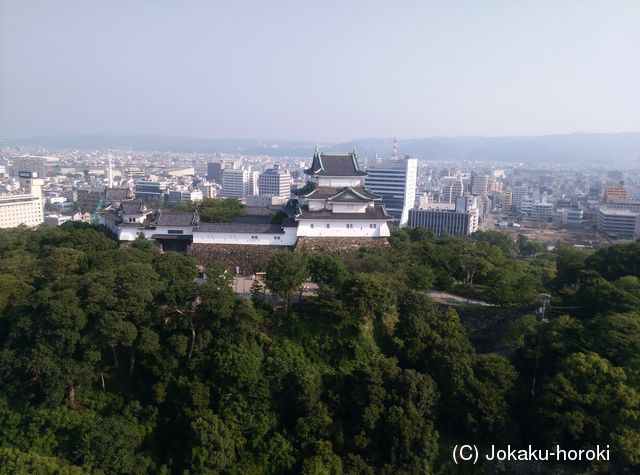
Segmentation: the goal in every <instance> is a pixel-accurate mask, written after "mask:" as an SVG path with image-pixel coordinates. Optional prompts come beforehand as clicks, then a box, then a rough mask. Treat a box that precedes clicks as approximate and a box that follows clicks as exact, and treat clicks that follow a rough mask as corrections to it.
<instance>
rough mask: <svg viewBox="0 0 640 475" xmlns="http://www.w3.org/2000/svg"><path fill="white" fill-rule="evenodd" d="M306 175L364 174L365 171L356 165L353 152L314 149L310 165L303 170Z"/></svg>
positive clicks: (356, 158) (356, 159)
mask: <svg viewBox="0 0 640 475" xmlns="http://www.w3.org/2000/svg"><path fill="white" fill-rule="evenodd" d="M304 172H305V173H306V174H307V175H317V176H364V175H366V173H365V172H363V171H362V170H360V167H359V166H358V156H357V154H356V152H355V150H354V151H353V152H350V153H347V154H344V153H335V154H334V153H326V152H320V151H318V150H316V152H315V153H314V154H313V161H312V162H311V167H310V168H308V169H306V170H305V171H304Z"/></svg>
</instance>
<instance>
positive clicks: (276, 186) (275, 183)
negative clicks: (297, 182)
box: [258, 165, 291, 198]
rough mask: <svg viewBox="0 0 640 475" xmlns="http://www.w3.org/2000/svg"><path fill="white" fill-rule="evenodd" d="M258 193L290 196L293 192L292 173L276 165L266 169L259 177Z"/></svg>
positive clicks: (283, 196) (282, 196) (280, 196)
mask: <svg viewBox="0 0 640 475" xmlns="http://www.w3.org/2000/svg"><path fill="white" fill-rule="evenodd" d="M258 190H259V191H258V194H259V195H260V196H277V197H279V198H289V195H290V194H291V174H290V173H289V172H288V171H286V170H283V169H282V168H280V166H279V165H275V166H274V167H273V168H270V169H268V170H265V171H264V172H263V173H261V174H260V176H259V177H258Z"/></svg>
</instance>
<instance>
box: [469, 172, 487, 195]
mask: <svg viewBox="0 0 640 475" xmlns="http://www.w3.org/2000/svg"><path fill="white" fill-rule="evenodd" d="M488 192H489V176H488V175H479V174H478V173H475V172H474V173H472V174H471V193H472V194H474V195H478V196H485V195H486V194H487V193H488Z"/></svg>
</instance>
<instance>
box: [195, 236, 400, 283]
mask: <svg viewBox="0 0 640 475" xmlns="http://www.w3.org/2000/svg"><path fill="white" fill-rule="evenodd" d="M388 245H389V243H388V241H387V239H386V238H379V239H374V238H339V237H336V238H327V237H323V238H309V237H303V238H299V239H298V243H297V244H296V247H295V250H296V251H298V252H305V253H310V254H313V253H318V254H336V253H338V254H343V255H344V254H350V253H353V252H355V251H357V250H358V249H360V248H362V247H385V246H388ZM282 249H290V248H287V247H285V246H249V245H241V244H192V245H191V247H190V248H189V252H188V253H187V255H189V256H191V257H195V258H196V259H197V260H198V262H199V263H200V264H201V265H203V266H206V265H207V264H208V263H210V262H212V261H221V262H224V263H225V264H226V265H227V266H228V267H229V269H230V270H231V271H232V272H234V273H235V272H236V267H239V268H240V274H241V275H253V274H255V273H256V272H264V271H265V270H266V268H267V264H268V263H269V260H270V259H271V258H272V257H273V256H274V254H276V253H277V252H278V251H280V250H282Z"/></svg>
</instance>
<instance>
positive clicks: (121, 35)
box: [0, 0, 640, 142]
mask: <svg viewBox="0 0 640 475" xmlns="http://www.w3.org/2000/svg"><path fill="white" fill-rule="evenodd" d="M151 3H152V5H151ZM150 6H152V7H153V8H149V7H150ZM639 24H640V3H639V2H637V1H615V2H597V1H564V2H555V1H542V2H526V3H525V2H504V1H503V2H500V1H487V2H471V1H460V2H431V1H429V2H420V1H405V2H337V1H327V2H313V3H312V2H294V1H290V2H287V1H274V2H229V3H223V2H194V1H187V2H123V1H114V2H95V3H91V4H89V3H87V2H82V1H65V2H44V1H43V2H22V1H11V0H5V1H2V2H1V3H0V69H1V70H2V75H1V76H0V103H1V104H2V107H1V108H0V137H1V138H5V139H6V138H18V137H29V136H55V135H72V134H73V135H81V134H157V135H166V136H186V137H201V138H263V139H294V140H302V139H304V140H314V141H332V142H340V141H347V140H351V139H356V138H362V137H392V136H394V135H395V136H398V137H401V138H402V137H404V138H410V137H414V138H419V137H433V136H460V135H487V136H507V135H541V134H554V133H572V132H622V131H636V132H637V131H640V88H639V87H638V84H640V54H638V53H639V52H638V48H639V46H638V45H640V29H639V28H638V25H639Z"/></svg>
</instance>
